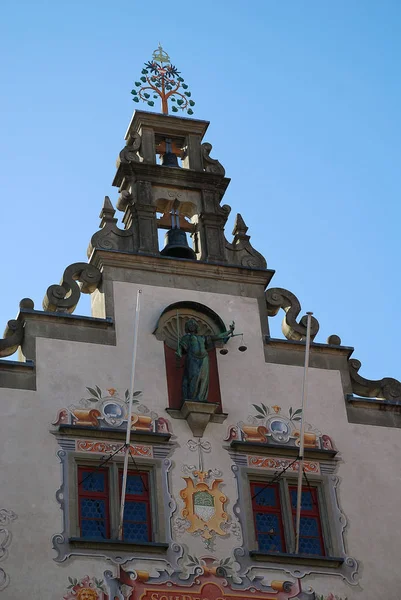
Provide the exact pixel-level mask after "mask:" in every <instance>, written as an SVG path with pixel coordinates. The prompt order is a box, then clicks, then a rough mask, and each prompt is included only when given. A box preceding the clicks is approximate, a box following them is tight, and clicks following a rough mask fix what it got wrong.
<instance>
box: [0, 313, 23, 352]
mask: <svg viewBox="0 0 401 600" xmlns="http://www.w3.org/2000/svg"><path fill="white" fill-rule="evenodd" d="M3 336H4V337H3V338H2V339H0V358H5V357H6V356H11V355H12V354H14V352H16V351H17V350H18V348H19V346H20V345H21V343H22V340H23V337H24V324H23V323H22V322H21V321H17V320H16V319H12V320H11V321H8V323H7V327H6V328H5V330H4V334H3Z"/></svg>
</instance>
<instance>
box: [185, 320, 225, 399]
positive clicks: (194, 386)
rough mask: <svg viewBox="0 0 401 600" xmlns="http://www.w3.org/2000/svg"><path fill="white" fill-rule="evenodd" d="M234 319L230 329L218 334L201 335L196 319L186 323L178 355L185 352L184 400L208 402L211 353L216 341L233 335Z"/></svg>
mask: <svg viewBox="0 0 401 600" xmlns="http://www.w3.org/2000/svg"><path fill="white" fill-rule="evenodd" d="M234 329H235V323H234V321H233V322H232V323H231V324H230V326H229V329H228V331H224V332H223V333H219V334H217V335H199V334H198V324H197V322H196V321H195V320H194V319H189V320H188V321H187V322H186V323H185V335H184V336H183V337H182V338H181V339H179V340H178V349H177V352H176V354H177V356H179V357H181V356H182V353H184V354H185V366H184V376H183V380H182V400H183V402H185V401H186V400H190V401H192V402H207V398H208V394H209V355H208V350H211V349H212V348H214V342H216V341H219V340H220V341H221V340H222V341H223V343H225V344H226V343H227V342H228V340H229V339H230V338H231V337H233V336H234V335H235V334H234Z"/></svg>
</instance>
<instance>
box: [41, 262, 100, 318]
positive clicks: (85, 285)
mask: <svg viewBox="0 0 401 600" xmlns="http://www.w3.org/2000/svg"><path fill="white" fill-rule="evenodd" d="M101 279H102V274H101V272H100V271H99V269H98V268H97V267H94V266H93V265H89V264H87V263H73V264H72V265H70V266H69V267H67V268H66V269H65V271H64V274H63V278H62V280H61V282H60V284H59V285H57V284H54V285H51V286H50V287H48V288H47V292H46V295H45V297H44V299H43V310H46V311H49V312H66V313H72V312H74V310H75V308H76V306H77V304H78V302H79V299H80V297H81V292H82V293H83V294H92V293H93V292H94V291H95V290H96V289H97V288H98V287H99V285H100V282H101ZM77 281H79V282H80V284H81V286H79V285H78V283H77Z"/></svg>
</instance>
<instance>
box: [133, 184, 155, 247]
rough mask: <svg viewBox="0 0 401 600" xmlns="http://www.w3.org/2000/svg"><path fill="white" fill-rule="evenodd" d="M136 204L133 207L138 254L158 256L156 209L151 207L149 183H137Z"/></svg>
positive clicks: (150, 187) (151, 198) (151, 199)
mask: <svg viewBox="0 0 401 600" xmlns="http://www.w3.org/2000/svg"><path fill="white" fill-rule="evenodd" d="M136 189H137V194H136V202H135V204H134V206H133V209H134V219H135V221H136V228H135V229H136V231H137V233H138V238H139V244H138V253H139V254H142V253H143V254H159V242H158V236H157V223H156V207H155V206H154V205H153V195H152V184H151V183H150V181H138V182H137V188H136Z"/></svg>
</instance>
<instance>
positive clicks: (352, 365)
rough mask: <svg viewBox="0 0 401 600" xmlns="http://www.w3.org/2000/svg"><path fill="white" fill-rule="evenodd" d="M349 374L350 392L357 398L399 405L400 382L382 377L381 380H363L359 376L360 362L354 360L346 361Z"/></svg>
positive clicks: (400, 400) (400, 401)
mask: <svg viewBox="0 0 401 600" xmlns="http://www.w3.org/2000/svg"><path fill="white" fill-rule="evenodd" d="M348 366H349V373H350V377H351V383H352V391H353V392H354V394H357V395H358V396H365V397H367V398H380V399H383V400H387V401H391V402H397V403H398V402H399V403H400V404H401V382H400V381H398V380H397V379H393V378H392V377H383V379H378V380H376V381H375V380H372V379H365V378H364V377H361V375H359V373H358V371H359V369H360V368H361V362H360V361H359V360H357V359H356V358H351V359H350V360H349V361H348Z"/></svg>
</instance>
